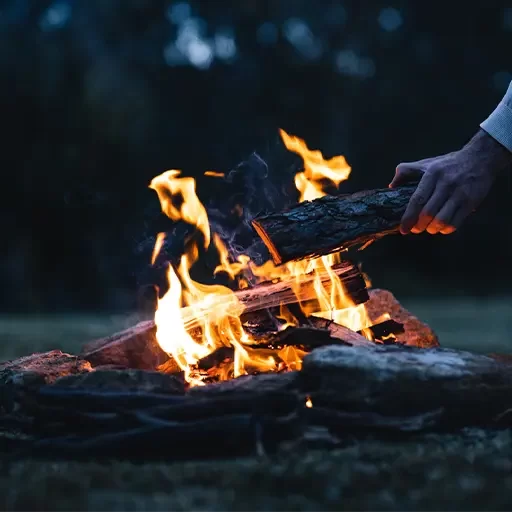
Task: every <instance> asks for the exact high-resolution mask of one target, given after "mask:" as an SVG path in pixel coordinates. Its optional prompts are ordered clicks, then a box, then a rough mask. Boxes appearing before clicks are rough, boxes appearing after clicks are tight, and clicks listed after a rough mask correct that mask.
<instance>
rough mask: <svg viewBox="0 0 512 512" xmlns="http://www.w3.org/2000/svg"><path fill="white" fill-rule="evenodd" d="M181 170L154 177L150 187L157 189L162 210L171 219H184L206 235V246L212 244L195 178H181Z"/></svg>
mask: <svg viewBox="0 0 512 512" xmlns="http://www.w3.org/2000/svg"><path fill="white" fill-rule="evenodd" d="M180 175H181V171H177V170H170V171H166V172H164V173H163V174H160V176H157V177H156V178H153V180H152V181H151V184H150V186H149V188H151V189H153V190H155V191H156V193H157V194H158V199H159V200H160V205H161V207H162V211H163V212H164V213H165V214H166V215H167V217H169V218H170V219H171V220H174V221H178V220H182V221H184V222H186V223H188V224H191V225H192V226H194V227H195V228H196V229H197V230H198V231H199V232H200V233H202V234H203V237H204V246H205V247H208V246H209V245H210V224H209V223H208V214H207V213H206V208H205V207H204V206H203V204H202V203H201V201H200V200H199V198H198V197H197V194H196V180H195V179H194V178H180Z"/></svg>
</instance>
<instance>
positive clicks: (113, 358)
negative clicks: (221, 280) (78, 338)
mask: <svg viewBox="0 0 512 512" xmlns="http://www.w3.org/2000/svg"><path fill="white" fill-rule="evenodd" d="M333 272H334V273H335V274H336V275H337V276H339V278H340V279H341V281H342V282H343V283H344V286H345V289H346V290H347V293H348V294H349V295H350V297H351V299H352V300H353V301H354V303H355V304H361V303H363V302H365V301H367V300H368V299H369V296H368V291H367V289H366V284H365V281H364V278H363V276H362V274H361V272H360V271H359V269H358V268H357V266H355V265H354V264H352V263H350V262H346V261H345V262H342V263H340V264H339V265H335V266H334V267H333ZM320 278H321V280H322V282H324V284H325V287H326V289H327V290H329V289H330V277H329V275H328V273H327V272H324V273H320ZM314 280H315V276H314V274H313V273H310V274H307V275H305V276H304V277H303V279H302V281H301V283H300V288H299V291H298V297H297V295H296V294H295V293H294V291H293V290H292V286H293V285H294V284H295V278H290V279H285V280H282V281H278V282H276V283H272V282H264V283H260V284H258V285H256V286H254V287H252V288H248V289H245V290H237V291H236V292H234V293H235V295H236V296H237V298H238V300H239V301H240V303H241V304H242V307H243V308H244V313H243V315H242V320H243V319H244V315H250V314H251V313H253V312H255V311H259V310H262V309H267V308H272V307H276V306H280V305H281V304H292V303H296V302H297V301H298V300H300V301H307V300H311V299H313V298H315V297H316V291H315V289H314V286H313V283H314ZM182 318H183V321H184V323H185V325H186V327H187V329H188V330H189V331H190V332H192V333H193V330H194V329H197V327H198V326H199V320H198V318H197V315H196V312H195V309H194V308H191V307H185V308H182ZM82 357H83V358H84V359H86V360H87V361H89V362H90V363H91V364H92V366H94V367H96V366H103V365H117V366H121V367H125V368H136V369H141V370H155V369H157V368H158V369H161V370H162V371H165V372H166V373H174V372H179V371H180V369H179V368H178V366H177V365H176V364H175V363H174V362H173V361H172V359H170V358H169V355H168V354H166V353H165V352H164V351H163V350H162V349H161V348H160V346H159V345H158V342H157V340H156V326H155V323H154V322H153V321H152V320H147V321H144V322H139V323H138V324H137V325H135V326H133V327H130V328H128V329H125V330H124V331H122V332H119V333H116V334H113V335H112V336H108V337H106V338H102V339H99V340H94V341H91V342H88V343H86V344H85V345H84V346H83V347H82ZM162 365H163V366H162Z"/></svg>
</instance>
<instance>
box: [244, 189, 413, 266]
mask: <svg viewBox="0 0 512 512" xmlns="http://www.w3.org/2000/svg"><path fill="white" fill-rule="evenodd" d="M415 189H416V185H407V186H403V187H398V188H394V189H389V188H382V189H375V190H366V191H363V192H358V193H356V194H350V195H343V196H325V197H322V198H320V199H315V200H314V201H304V202H302V203H299V204H297V205H295V206H292V207H291V208H288V209H286V210H282V211H278V212H273V213H270V214H268V215H263V216H261V217H257V218H256V219H254V220H253V221H252V225H253V227H254V229H255V230H256V232H257V233H258V235H259V236H260V237H261V239H262V240H263V242H264V243H265V245H266V246H267V248H268V250H269V251H270V254H271V255H272V259H273V260H274V263H275V264H276V265H281V264H282V263H286V262H289V261H293V260H301V259H304V258H309V257H315V256H322V255H325V254H330V253H333V252H338V251H341V250H344V249H349V248H350V247H353V246H357V245H359V246H361V245H364V244H368V243H370V242H372V241H374V240H376V239H378V238H381V237H383V236H385V235H389V234H392V233H397V232H398V228H399V225H400V220H401V218H402V215H403V214H404V212H405V209H406V207H407V204H408V202H409V200H410V198H411V196H412V194H413V192H414V190H415Z"/></svg>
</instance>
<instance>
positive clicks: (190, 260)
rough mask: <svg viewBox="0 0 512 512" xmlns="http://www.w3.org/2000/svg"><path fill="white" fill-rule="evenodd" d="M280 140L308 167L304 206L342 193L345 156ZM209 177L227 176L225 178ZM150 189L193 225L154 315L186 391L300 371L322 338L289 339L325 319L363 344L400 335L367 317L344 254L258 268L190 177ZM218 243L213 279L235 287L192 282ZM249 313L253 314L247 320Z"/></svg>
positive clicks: (298, 178) (300, 182)
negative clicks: (215, 222)
mask: <svg viewBox="0 0 512 512" xmlns="http://www.w3.org/2000/svg"><path fill="white" fill-rule="evenodd" d="M280 133H281V137H282V140H283V142H284V144H285V146H286V148H287V149H288V150H290V151H292V152H294V153H297V154H298V155H299V156H300V157H301V158H302V161H303V170H301V171H300V172H297V173H296V175H295V177H294V182H295V186H296V188H297V192H298V196H299V198H298V199H299V204H300V203H303V202H305V201H313V200H316V199H319V198H321V197H324V196H326V195H327V194H326V192H325V189H326V188H328V187H330V188H332V187H338V186H339V185H340V183H342V182H343V181H345V180H346V179H347V178H348V177H349V175H350V171H351V168H350V166H349V165H348V164H347V161H346V160H345V158H344V157H343V156H336V157H334V158H331V159H325V158H324V157H323V155H322V153H321V152H320V151H312V150H310V149H309V148H308V147H307V145H306V144H305V142H304V141H303V140H301V139H299V138H298V137H293V136H290V135H288V134H287V133H286V132H285V131H284V130H281V132H280ZM206 174H207V175H208V176H215V177H217V178H218V179H222V178H223V175H222V174H220V173H212V172H207V173H206ZM150 187H151V188H152V189H153V190H155V191H156V193H157V194H158V198H159V200H160V204H161V208H162V211H163V212H164V213H165V214H166V215H167V216H168V217H169V218H170V219H171V220H173V221H176V222H177V221H183V222H186V223H187V224H189V225H191V226H193V228H194V231H193V232H192V234H190V235H189V238H188V239H187V240H186V242H185V251H184V254H183V255H182V256H181V258H180V260H179V264H178V265H177V266H176V268H174V267H173V266H172V265H170V264H169V265H168V270H167V279H168V291H167V292H166V293H165V294H164V295H163V297H161V298H160V299H159V300H158V307H157V310H156V312H155V324H156V339H157V341H158V344H159V345H160V347H161V348H162V349H163V350H164V351H165V352H166V353H167V354H169V356H170V357H171V358H172V360H173V361H174V362H175V363H176V365H177V366H178V367H179V369H180V370H181V371H182V372H183V374H184V377H185V380H186V381H187V382H188V383H189V384H190V385H192V386H197V385H203V384H205V383H206V382H211V381H215V380H226V379H230V378H236V377H239V376H241V375H246V374H248V373H249V374H250V373H256V372H269V371H278V372H280V371H289V370H300V368H301V365H302V359H303V357H304V355H305V354H306V353H307V352H309V351H310V350H311V348H312V346H313V344H314V343H316V341H317V340H314V339H313V336H311V338H312V340H311V342H309V343H308V340H307V336H305V332H307V331H302V332H301V335H302V343H299V344H295V343H293V340H294V338H295V339H296V338H297V335H296V333H295V336H294V335H293V334H292V333H293V331H294V330H295V329H297V328H306V327H310V328H311V327H315V326H316V327H318V326H325V325H327V324H326V322H322V319H324V320H328V321H330V322H332V323H333V327H334V326H337V327H339V329H340V328H341V327H345V328H346V329H348V330H351V331H353V333H352V334H351V335H348V336H349V337H350V336H351V339H352V342H354V343H359V344H364V343H365V339H366V340H369V341H371V342H375V343H384V342H392V341H394V340H396V338H395V335H396V334H398V333H401V332H403V329H402V326H401V325H400V324H399V323H396V322H391V321H390V315H389V312H387V311H382V313H381V314H380V315H379V316H378V318H370V316H369V314H368V311H367V309H366V307H365V304H364V303H365V302H366V301H367V300H368V299H369V296H368V293H367V291H366V287H367V285H368V284H369V280H368V279H367V278H366V277H363V275H362V274H361V273H360V272H359V270H358V269H357V267H355V266H354V265H352V264H351V263H349V262H348V261H347V260H344V259H343V256H344V254H343V253H342V252H334V253H331V254H326V255H324V256H320V257H306V258H304V259H302V260H300V261H290V262H287V263H284V264H282V265H279V266H277V265H275V264H274V263H273V262H272V261H271V260H268V261H266V262H264V263H263V264H260V265H257V264H255V263H254V262H253V261H252V260H251V258H250V257H249V256H248V255H246V254H238V255H237V256H236V257H233V256H232V255H231V254H230V251H229V248H228V247H227V246H226V244H225V242H224V241H223V240H222V238H221V237H220V236H219V234H218V233H215V232H213V231H212V229H211V227H210V222H209V219H208V213H207V210H206V208H205V207H204V205H203V204H202V202H201V200H200V199H199V197H198V196H197V194H196V183H195V180H194V179H193V178H190V177H183V176H182V175H181V172H180V171H177V170H171V171H167V172H164V173H163V174H161V175H160V176H157V177H156V178H154V179H153V181H152V182H151V186H150ZM239 207H240V208H243V205H239ZM164 238H165V234H164V233H161V234H159V236H158V237H157V242H156V244H155V248H154V251H153V256H152V262H153V263H154V262H155V261H156V259H157V257H158V254H159V252H160V250H161V248H162V245H163V241H164ZM212 245H213V246H214V247H215V250H216V251H217V253H218V260H219V264H218V266H217V268H215V271H214V272H215V274H218V273H224V274H226V275H227V276H229V278H230V281H231V283H232V285H233V286H232V288H234V290H233V289H232V288H228V287H226V286H220V285H217V284H213V285H212V284H210V285H208V284H205V283H199V282H196V281H194V280H193V279H192V277H191V275H190V270H191V269H192V267H193V266H194V264H196V263H197V261H198V259H199V258H200V255H201V253H202V252H204V251H206V250H208V249H209V248H210V247H211V246H212ZM249 283H252V284H253V287H252V288H251V289H248V288H249ZM254 285H259V286H254ZM249 312H250V313H253V314H252V315H251V318H250V319H249V320H248V321H247V318H246V317H247V313H249ZM258 313H259V314H258ZM376 326H378V328H377V329H376V330H374V329H373V330H372V327H376ZM331 331H332V328H331ZM347 332H348V331H347ZM356 333H360V334H361V336H359V337H358V336H357V335H356ZM299 336H300V335H299ZM363 337H364V338H365V339H363ZM287 339H288V340H289V342H287V341H286V340H287ZM356 340H357V341H356ZM347 341H349V340H347ZM210 365H212V366H210ZM167 367H169V365H167Z"/></svg>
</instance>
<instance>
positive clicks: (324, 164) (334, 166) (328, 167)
mask: <svg viewBox="0 0 512 512" xmlns="http://www.w3.org/2000/svg"><path fill="white" fill-rule="evenodd" d="M279 133H280V134H281V138H282V139H283V142H284V145H285V146H286V148H287V149H288V150H290V151H293V152H294V153H297V154H298V155H299V156H300V157H302V160H303V161H304V171H303V172H299V173H297V174H296V175H295V186H296V187H297V190H298V191H299V192H300V199H299V202H302V201H312V200H313V199H318V198H319V197H323V196H324V195H325V192H324V189H323V183H325V182H326V181H327V182H328V183H329V184H334V185H336V186H338V185H339V184H340V183H341V182H342V181H345V180H346V179H347V178H348V177H349V175H350V171H351V168H350V166H349V165H348V164H347V161H346V160H345V157H344V156H341V155H339V156H335V157H333V158H331V159H329V160H326V159H325V158H324V157H323V155H322V153H321V152H320V151H318V150H311V149H309V148H308V147H307V145H306V143H305V142H304V141H303V140H302V139H299V138H298V137H295V136H293V135H288V134H287V133H286V132H285V131H284V130H280V131H279Z"/></svg>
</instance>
